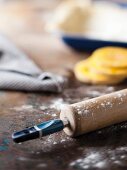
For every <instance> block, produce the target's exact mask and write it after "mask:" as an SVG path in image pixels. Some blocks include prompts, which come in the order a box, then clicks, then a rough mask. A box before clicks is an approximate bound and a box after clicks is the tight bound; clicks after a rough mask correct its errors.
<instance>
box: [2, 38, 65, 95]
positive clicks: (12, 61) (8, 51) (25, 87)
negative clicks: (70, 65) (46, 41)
mask: <svg viewBox="0 0 127 170" xmlns="http://www.w3.org/2000/svg"><path fill="white" fill-rule="evenodd" d="M66 85H67V78H65V77H63V76H60V75H56V74H53V73H49V72H43V71H42V70H41V69H40V68H39V67H38V66H37V65H36V64H35V63H34V62H33V61H32V60H30V58H28V56H27V55H25V54H24V53H23V52H22V51H20V50H19V49H18V48H17V47H15V45H14V44H13V43H12V42H10V41H9V40H8V39H7V38H5V37H4V36H3V35H0V89H3V90H22V91H49V92H61V91H62V90H63V89H64V88H65V87H66Z"/></svg>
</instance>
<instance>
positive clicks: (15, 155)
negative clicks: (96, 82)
mask: <svg viewBox="0 0 127 170" xmlns="http://www.w3.org/2000/svg"><path fill="white" fill-rule="evenodd" d="M25 2H26V1H23V4H25ZM32 2H33V1H32ZM34 2H35V1H34ZM41 2H42V1H41ZM46 3H47V4H48V1H46ZM10 4H11V3H10ZM23 4H22V5H21V6H22V8H23ZM53 5H55V4H51V5H50V6H53ZM31 6H32V4H31ZM43 6H44V5H43ZM45 6H46V7H47V6H48V10H49V8H50V6H49V5H45ZM46 7H45V8H46ZM6 8H7V6H6ZM25 8H28V6H27V5H26V6H25ZM29 8H30V6H29ZM40 8H41V6H40V2H39V5H36V10H35V11H36V15H34V17H35V18H36V16H38V20H36V22H37V23H36V24H35V23H34V24H33V21H34V20H35V18H34V19H33V18H32V16H31V18H29V20H28V22H27V23H26V25H25V26H26V27H25V26H24V27H23V28H21V29H18V28H17V27H18V25H16V24H14V23H15V22H16V17H17V16H16V17H15V18H14V19H12V20H10V22H12V23H13V24H12V27H11V28H10V30H9V29H8V27H7V26H6V28H7V29H3V30H2V26H1V25H0V30H2V31H3V32H4V33H6V34H8V35H9V36H10V37H11V38H12V40H13V41H14V42H16V43H17V45H19V46H20V47H21V48H22V49H23V50H24V52H26V53H27V54H28V55H29V56H30V57H31V58H33V59H34V61H36V63H37V64H38V65H39V66H40V67H42V68H44V69H46V70H50V71H54V72H57V73H58V72H59V73H63V70H64V68H65V67H67V68H72V66H73V65H74V64H75V63H76V62H77V61H79V60H81V59H83V58H84V56H86V54H80V53H76V52H74V51H72V50H71V49H69V48H67V47H66V46H65V45H64V44H62V43H61V41H59V40H58V39H57V38H55V37H51V36H50V35H48V34H46V33H44V32H43V31H42V30H41V28H42V27H41V26H40V23H41V22H39V21H41V20H42V18H43V16H44V15H43V14H41V12H40V11H41V10H40ZM45 8H44V7H43V9H44V10H42V12H44V13H45V12H46V13H47V10H45ZM31 9H32V10H33V8H32V7H31ZM46 9H47V8H46ZM22 10H23V9H22ZM15 13H16V11H15ZM8 14H9V10H8ZM25 15H26V14H25V13H23V14H22V15H21V14H20V16H19V17H20V19H22V20H23V18H24V16H25ZM10 17H11V16H10ZM12 18H13V17H12ZM26 19H28V17H25V20H26ZM6 24H10V23H6ZM42 24H43V23H42ZM14 25H15V30H17V32H16V31H13V32H11V29H12V28H13V26H14ZM58 61H59V62H58ZM71 84H72V85H71V86H72V87H71V88H70V89H67V90H65V91H64V92H63V94H61V95H53V94H44V93H36V94H34V93H18V92H4V91H1V92H0V170H5V169H10V170H17V169H18V170H22V169H23V170H28V169H31V170H39V169H44V170H84V169H88V170H94V169H97V170H99V169H113V170H124V169H127V136H126V134H127V123H126V122H125V123H122V124H120V125H117V126H112V127H109V128H106V129H104V130H99V131H97V132H94V133H90V134H86V135H83V136H81V137H78V138H76V139H72V138H69V137H67V136H66V135H65V134H64V132H60V133H57V134H53V135H51V136H47V137H44V138H43V139H41V140H40V139H38V140H33V141H29V142H27V143H22V144H14V143H13V142H12V140H11V134H12V132H13V131H15V130H20V129H22V128H24V127H27V126H31V125H33V124H35V123H39V122H42V121H45V120H49V119H52V118H58V117H59V113H58V111H56V109H55V107H57V108H58V107H59V105H60V104H61V103H75V102H78V101H81V100H86V99H88V98H93V97H96V96H100V95H102V94H105V93H110V92H112V91H115V90H116V89H119V88H120V89H122V86H120V87H115V88H114V87H106V86H86V85H83V84H78V83H71ZM124 87H126V84H125V85H124Z"/></svg>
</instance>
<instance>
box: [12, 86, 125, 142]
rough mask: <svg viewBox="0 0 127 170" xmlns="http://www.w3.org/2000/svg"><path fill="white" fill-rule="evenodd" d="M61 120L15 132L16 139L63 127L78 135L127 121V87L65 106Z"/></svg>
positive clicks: (32, 137)
mask: <svg viewBox="0 0 127 170" xmlns="http://www.w3.org/2000/svg"><path fill="white" fill-rule="evenodd" d="M60 110H61V111H60V119H55V120H49V121H47V122H43V123H40V124H38V125H35V126H33V127H30V128H26V129H24V130H22V131H19V132H15V133H13V135H12V138H13V140H14V141H15V142H17V143H19V142H24V141H27V140H31V139H36V138H39V137H42V136H46V135H49V134H52V133H55V132H58V131H61V130H64V131H65V133H66V134H67V135H69V136H73V137H74V136H78V135H82V134H84V133H87V132H91V131H95V130H97V129H101V128H104V127H106V126H109V125H113V124H116V123H120V122H123V121H126V120H127V89H124V90H121V91H118V92H114V93H110V94H107V95H103V96H100V97H96V98H93V99H89V100H87V101H82V102H79V103H75V104H71V105H62V107H61V109H60Z"/></svg>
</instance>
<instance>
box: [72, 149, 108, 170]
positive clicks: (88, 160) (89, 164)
mask: <svg viewBox="0 0 127 170" xmlns="http://www.w3.org/2000/svg"><path fill="white" fill-rule="evenodd" d="M70 166H73V167H79V168H81V169H88V168H99V169H101V168H104V167H106V161H105V160H101V155H100V153H99V152H95V153H94V152H92V153H90V154H88V155H86V157H85V158H82V159H81V158H80V159H77V160H76V161H73V162H71V163H70Z"/></svg>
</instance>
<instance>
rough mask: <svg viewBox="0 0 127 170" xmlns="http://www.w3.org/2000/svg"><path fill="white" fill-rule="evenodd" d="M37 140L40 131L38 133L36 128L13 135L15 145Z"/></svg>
mask: <svg viewBox="0 0 127 170" xmlns="http://www.w3.org/2000/svg"><path fill="white" fill-rule="evenodd" d="M36 138H39V131H37V130H36V129H35V128H34V127H31V128H26V129H24V130H22V131H18V132H14V133H13V134H12V139H13V141H14V142H15V143H21V142H25V141H28V140H32V139H36Z"/></svg>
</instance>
